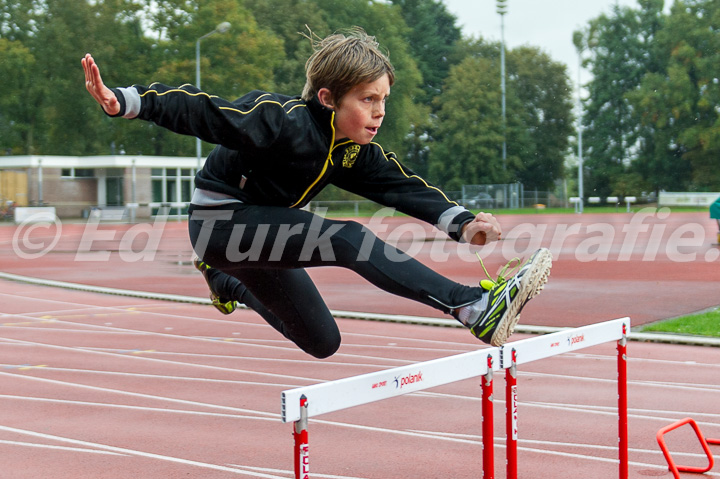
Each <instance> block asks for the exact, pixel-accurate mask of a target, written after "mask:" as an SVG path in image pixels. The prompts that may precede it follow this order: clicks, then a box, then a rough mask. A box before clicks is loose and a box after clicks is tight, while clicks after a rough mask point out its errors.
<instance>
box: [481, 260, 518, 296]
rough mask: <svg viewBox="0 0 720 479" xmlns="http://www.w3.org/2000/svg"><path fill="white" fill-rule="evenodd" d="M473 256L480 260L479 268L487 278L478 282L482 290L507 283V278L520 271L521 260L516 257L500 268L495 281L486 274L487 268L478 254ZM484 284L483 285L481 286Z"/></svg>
mask: <svg viewBox="0 0 720 479" xmlns="http://www.w3.org/2000/svg"><path fill="white" fill-rule="evenodd" d="M475 256H477V258H478V260H480V266H481V267H482V269H483V271H484V272H485V276H487V279H483V280H481V281H480V286H482V287H483V288H485V289H487V290H490V289H492V288H493V287H495V286H497V285H498V284H503V283H505V282H507V280H508V278H511V277H512V275H513V274H514V273H515V272H516V271H517V270H518V269H520V265H521V264H522V260H521V259H520V258H518V257H517V256H516V257H515V258H513V259H511V260H510V261H508V262H507V264H505V266H503V267H502V268H500V271H499V272H498V274H497V279H493V278H492V276H490V273H488V270H487V268H486V267H485V262H484V261H483V259H482V257H481V256H480V253H477V252H476V253H475ZM483 283H485V284H483Z"/></svg>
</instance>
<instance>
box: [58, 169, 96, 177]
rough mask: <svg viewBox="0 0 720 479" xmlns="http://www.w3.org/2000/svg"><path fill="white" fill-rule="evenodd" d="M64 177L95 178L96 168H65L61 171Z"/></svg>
mask: <svg viewBox="0 0 720 479" xmlns="http://www.w3.org/2000/svg"><path fill="white" fill-rule="evenodd" d="M60 176H62V177H63V178H95V169H94V168H63V169H62V170H61V171H60Z"/></svg>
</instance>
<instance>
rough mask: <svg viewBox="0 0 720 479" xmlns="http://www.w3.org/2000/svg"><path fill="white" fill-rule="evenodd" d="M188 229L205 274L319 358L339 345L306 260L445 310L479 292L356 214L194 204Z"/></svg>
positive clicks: (226, 293) (214, 284)
mask: <svg viewBox="0 0 720 479" xmlns="http://www.w3.org/2000/svg"><path fill="white" fill-rule="evenodd" d="M189 230H190V240H191V242H192V246H193V249H194V250H195V252H196V253H197V254H198V256H199V257H200V258H202V259H203V261H205V262H206V263H207V264H209V265H210V266H211V267H212V268H213V269H215V270H216V271H215V272H213V273H212V274H211V275H210V281H211V282H212V287H213V289H214V290H215V291H216V292H217V293H218V294H220V296H221V297H223V298H226V299H233V300H236V301H240V302H242V303H245V304H246V305H247V306H249V307H250V308H252V309H253V310H255V311H257V312H258V313H259V314H260V315H261V316H262V317H263V318H264V319H265V320H266V321H267V322H268V323H269V324H270V325H272V326H273V327H274V328H275V329H277V330H278V331H280V332H281V333H282V334H283V335H284V336H285V337H286V338H288V339H290V340H291V341H293V342H294V343H295V344H297V345H298V346H299V347H300V348H301V349H302V350H303V351H305V352H307V353H308V354H310V355H312V356H315V357H318V358H325V357H328V356H330V355H332V354H333V353H335V351H337V349H338V348H339V347H340V333H339V331H338V328H337V325H336V323H335V320H334V318H333V317H332V315H331V314H330V311H329V310H328V308H327V306H326V305H325V302H324V301H323V299H322V297H321V296H320V294H319V292H318V291H317V288H316V287H315V285H314V283H313V282H312V280H311V279H310V277H309V275H308V274H307V273H306V272H305V271H304V268H306V267H314V266H340V267H343V268H348V269H351V270H353V271H355V272H356V273H358V274H359V275H361V276H362V277H363V278H365V279H366V280H368V281H370V282H371V283H372V284H374V285H376V286H377V287H379V288H381V289H383V290H385V291H388V292H390V293H393V294H396V295H398V296H402V297H405V298H409V299H413V300H415V301H419V302H421V303H423V304H426V305H429V306H431V307H433V308H436V309H438V310H440V311H443V312H445V313H449V312H450V311H451V309H453V308H456V307H459V306H463V305H466V304H469V303H471V302H473V301H476V300H477V299H479V298H480V295H481V294H482V290H481V289H480V288H479V287H469V286H465V285H462V284H459V283H456V282H454V281H451V280H449V279H447V278H445V277H444V276H442V275H440V274H438V273H436V272H434V271H433V270H431V269H430V268H428V267H426V266H425V265H423V264H422V263H420V262H418V261H417V260H415V259H413V258H412V257H410V256H408V255H406V254H405V253H403V252H402V251H400V250H398V249H397V248H395V247H393V246H390V245H388V244H387V243H384V242H383V241H381V240H379V239H378V238H377V237H376V236H375V235H374V234H373V233H371V232H370V231H369V230H368V229H367V228H365V227H364V226H363V225H361V224H359V223H356V222H354V221H337V220H329V219H324V218H322V217H320V216H317V215H315V214H312V213H310V212H307V211H303V210H298V209H291V208H282V207H274V206H251V205H244V204H237V205H232V206H222V207H214V208H203V207H197V206H192V207H191V209H190V222H189ZM223 273H224V274H223Z"/></svg>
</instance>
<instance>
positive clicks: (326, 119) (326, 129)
mask: <svg viewBox="0 0 720 479" xmlns="http://www.w3.org/2000/svg"><path fill="white" fill-rule="evenodd" d="M306 105H307V107H308V110H310V114H311V115H312V116H313V118H314V119H315V121H316V122H317V124H318V125H320V128H321V129H322V131H323V133H325V134H326V135H327V136H328V137H329V138H332V137H333V127H332V120H333V111H332V110H331V109H330V108H327V107H325V106H323V105H322V103H320V100H318V97H317V95H315V96H314V97H313V98H312V99H311V100H310V101H308V102H307V103H306Z"/></svg>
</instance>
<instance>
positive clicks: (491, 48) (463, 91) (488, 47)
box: [430, 39, 572, 189]
mask: <svg viewBox="0 0 720 479" xmlns="http://www.w3.org/2000/svg"><path fill="white" fill-rule="evenodd" d="M499 48H500V46H499V45H498V44H489V43H486V42H484V41H483V40H482V39H480V40H477V41H470V42H467V43H464V44H463V45H461V47H460V49H461V50H462V51H464V52H465V54H466V58H465V60H463V61H462V62H461V63H460V64H458V65H456V66H455V67H452V68H451V70H450V74H449V76H448V78H447V80H446V82H445V86H444V90H443V94H442V96H441V97H438V98H437V100H436V101H437V103H438V107H439V108H438V111H437V128H436V130H434V131H435V136H434V138H433V139H434V142H433V143H432V144H431V150H430V176H431V177H432V178H434V177H435V176H436V175H437V177H438V178H440V179H441V183H442V185H443V186H444V187H445V188H447V189H460V187H461V186H462V185H463V184H487V183H508V182H513V181H522V182H523V183H524V185H525V187H527V188H536V187H537V188H541V189H548V188H551V187H552V185H553V183H554V182H555V181H556V180H558V179H559V178H561V177H562V165H563V161H564V156H565V153H566V150H567V147H568V135H569V133H570V130H571V121H572V118H571V111H572V103H571V101H570V88H569V79H568V77H567V72H566V69H565V67H564V66H563V65H561V64H558V63H555V62H553V61H552V60H550V58H549V57H548V56H547V55H546V54H544V53H542V52H540V51H539V50H538V49H536V48H530V47H522V48H519V49H516V50H511V51H509V52H507V65H506V67H507V72H506V74H507V77H506V78H507V88H506V106H507V108H506V130H505V135H506V136H505V138H506V143H507V158H506V163H505V165H503V161H502V143H503V137H504V135H503V127H502V111H501V91H500V54H499V53H500V50H499Z"/></svg>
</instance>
